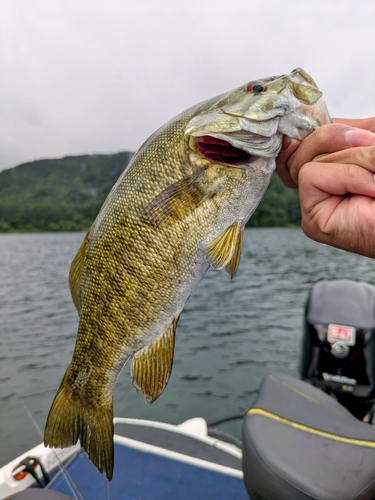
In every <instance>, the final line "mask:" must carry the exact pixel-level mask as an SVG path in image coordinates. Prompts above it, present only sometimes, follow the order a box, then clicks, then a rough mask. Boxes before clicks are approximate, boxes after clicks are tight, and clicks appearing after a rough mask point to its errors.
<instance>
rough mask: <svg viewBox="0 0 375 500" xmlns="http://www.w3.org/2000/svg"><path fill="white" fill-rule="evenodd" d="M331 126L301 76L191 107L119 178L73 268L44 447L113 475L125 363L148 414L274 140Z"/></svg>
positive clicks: (259, 188) (258, 184)
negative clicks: (71, 341) (67, 329)
mask: <svg viewBox="0 0 375 500" xmlns="http://www.w3.org/2000/svg"><path fill="white" fill-rule="evenodd" d="M330 121H331V120H330V117H329V114H328V111H327V109H326V106H325V103H324V101H323V99H322V93H321V92H320V91H319V90H318V88H317V86H316V84H315V83H314V81H313V80H312V78H311V77H310V76H309V75H308V74H307V73H305V72H304V71H303V70H302V69H296V70H294V71H293V72H292V73H291V74H289V75H281V76H275V77H270V78H264V79H261V80H257V81H252V82H250V83H248V84H245V85H243V86H241V87H239V88H238V89H236V90H234V91H231V92H228V93H226V94H222V95H220V96H217V97H214V98H212V99H209V100H208V101H206V102H203V103H200V104H198V105H196V106H194V107H192V108H190V109H188V110H187V111H185V112H183V113H182V114H180V115H179V116H177V117H176V118H174V119H172V120H171V121H170V122H168V123H167V124H166V125H164V126H163V127H161V128H160V129H159V130H158V131H156V132H155V133H154V134H153V135H152V136H151V137H150V138H149V139H148V140H147V141H146V142H145V143H144V144H143V146H141V148H140V149H139V151H138V152H137V153H136V154H135V155H134V157H133V159H132V161H131V162H130V163H129V165H128V166H127V168H126V169H125V171H124V173H123V174H122V175H121V177H120V178H119V180H118V181H117V183H116V184H115V186H114V187H113V189H112V191H111V193H110V194H109V196H108V198H107V200H106V201H105V203H104V205H103V207H102V208H101V210H100V212H99V214H98V216H97V218H96V220H95V222H94V224H93V226H92V227H91V229H90V231H89V232H88V234H87V235H86V237H85V239H84V242H83V244H82V246H81V248H80V249H79V251H78V253H77V255H76V257H75V258H74V260H73V263H72V266H71V270H70V279H69V281H70V288H71V292H72V297H73V301H74V304H75V306H76V307H77V310H78V312H79V315H80V320H79V326H78V334H77V341H76V345H75V349H74V353H73V359H72V362H71V364H70V366H69V367H68V369H67V371H66V373H65V375H64V377H63V380H62V382H61V385H60V388H59V390H58V392H57V394H56V396H55V399H54V401H53V403H52V407H51V410H50V412H49V415H48V419H47V424H46V429H45V435H44V443H45V445H46V446H51V447H66V446H71V445H73V444H75V443H76V442H77V441H78V439H79V440H80V443H81V446H82V447H83V448H84V449H85V450H86V452H87V454H88V456H89V458H90V460H91V461H92V462H93V463H94V465H95V466H96V467H97V469H98V470H99V471H100V472H104V473H105V474H106V476H107V478H108V480H111V478H112V474H113V408H112V398H113V389H114V386H115V383H116V380H117V377H118V375H119V373H120V371H121V369H122V368H123V366H124V364H125V362H126V361H127V360H128V359H129V358H130V357H132V364H131V376H132V379H133V384H134V385H135V387H136V388H137V390H138V391H139V392H140V393H141V394H142V396H143V398H144V400H145V401H146V403H152V402H153V401H155V399H157V398H158V397H159V396H160V395H161V394H162V392H163V391H164V389H165V387H166V385H167V383H168V380H169V377H170V374H171V370H172V363H173V353H174V343H175V331H176V327H177V322H178V319H179V315H180V313H181V311H182V309H183V307H184V304H185V302H186V300H187V299H188V298H189V296H190V295H191V294H192V293H193V291H194V290H195V288H196V287H197V286H198V284H199V282H200V281H201V279H202V278H203V276H204V274H205V273H206V271H207V270H208V268H209V267H210V266H211V267H212V268H213V269H215V270H221V269H224V268H225V269H226V270H227V271H228V273H229V274H230V276H231V277H233V276H234V275H235V274H236V272H237V268H238V265H239V262H240V257H241V247H242V237H243V231H244V227H245V224H246V222H247V220H248V219H249V218H250V216H251V214H252V213H253V212H254V210H255V209H256V207H257V206H258V204H259V202H260V200H261V198H262V196H263V194H264V192H265V190H266V188H267V186H268V184H269V182H270V180H271V178H272V175H273V172H274V170H275V157H276V156H277V154H278V152H279V151H280V149H281V144H282V138H283V135H284V134H285V135H288V136H290V137H293V138H296V139H300V140H301V139H304V138H305V137H306V136H307V135H308V134H310V133H311V132H313V131H314V130H315V129H316V128H317V127H319V126H321V125H323V124H325V123H329V122H330Z"/></svg>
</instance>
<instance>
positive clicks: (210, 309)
mask: <svg viewBox="0 0 375 500" xmlns="http://www.w3.org/2000/svg"><path fill="white" fill-rule="evenodd" d="M83 236H84V235H83V234H82V233H53V234H52V233H51V234H9V235H8V234H1V235H0V283H1V286H0V466H1V465H4V464H5V463H7V462H8V461H9V460H11V459H13V458H15V457H17V456H18V455H19V454H20V453H22V452H24V451H27V449H29V448H30V447H32V446H35V445H36V444H38V443H40V442H41V441H42V433H41V430H43V428H44V424H45V420H46V417H47V414H48V411H49V407H50V405H51V403H52V400H53V397H54V394H55V392H56V390H57V388H58V385H59V383H60V380H61V378H62V376H63V374H64V372H65V369H66V367H67V365H68V364H69V362H70V360H71V355H72V352H73V347H74V342H75V336H76V330H77V324H78V316H77V312H76V310H75V309H74V306H73V304H72V301H71V298H70V292H69V289H68V272H69V266H70V263H71V261H72V259H73V257H74V255H75V253H76V251H77V250H78V248H79V246H80V244H81V242H82V239H83ZM336 277H339V278H353V279H359V280H364V281H369V282H372V283H375V263H374V261H372V260H370V259H367V258H364V257H360V256H357V255H352V254H349V253H345V252H342V251H340V250H336V249H333V248H331V247H327V246H325V245H319V244H317V243H314V242H312V241H310V240H308V239H307V238H306V237H305V236H304V235H303V234H302V232H301V231H300V230H299V229H247V230H246V231H245V238H244V248H243V255H242V261H241V264H240V268H239V271H238V274H237V276H236V277H235V278H234V279H233V280H230V279H229V277H228V274H227V273H225V272H223V271H222V272H220V273H215V272H209V273H208V274H207V275H206V277H205V278H204V279H203V281H202V283H201V284H200V286H199V287H198V289H197V290H196V292H195V293H194V294H193V296H192V297H191V298H190V299H189V301H188V303H187V304H186V306H185V309H184V311H183V313H182V315H181V320H180V322H179V325H178V329H177V337H176V350H175V361H174V366H173V372H172V377H171V380H170V381H169V384H168V386H167V388H166V390H165V392H164V394H163V395H162V396H161V397H160V398H159V399H158V400H157V401H156V402H155V403H154V404H153V405H151V406H147V405H145V404H144V403H143V400H142V397H141V396H140V395H138V394H137V393H136V391H135V389H133V387H132V384H131V381H130V377H129V366H128V365H127V366H126V367H125V369H124V370H123V372H122V373H121V375H120V378H119V380H118V383H117V386H116V389H115V393H114V406H115V415H116V416H126V417H139V418H147V419H152V420H161V421H165V422H170V423H179V422H181V421H183V420H185V419H187V418H190V417H193V416H203V417H205V418H206V419H207V420H209V421H210V420H215V419H218V418H221V417H223V416H229V415H233V414H236V413H241V412H245V411H246V410H247V409H248V407H249V405H250V404H251V402H252V400H253V399H254V397H255V395H256V392H257V389H258V386H259V382H260V380H261V379H262V377H263V376H264V375H265V374H267V373H271V372H273V373H275V372H276V373H277V372H282V373H287V374H291V375H295V376H298V363H299V351H300V337H301V328H302V316H303V309H304V304H305V302H306V298H307V294H308V290H309V288H310V285H311V283H313V282H314V281H316V280H318V279H323V278H336ZM236 425H237V427H236ZM40 429H41V430H40ZM226 430H230V431H231V432H234V433H238V432H239V424H231V426H229V428H228V427H227V429H226Z"/></svg>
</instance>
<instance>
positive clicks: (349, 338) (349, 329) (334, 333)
mask: <svg viewBox="0 0 375 500" xmlns="http://www.w3.org/2000/svg"><path fill="white" fill-rule="evenodd" d="M355 334H356V329H355V328H354V327H353V326H344V325H332V324H331V325H328V335H327V340H328V342H345V343H346V344H348V345H354V344H355Z"/></svg>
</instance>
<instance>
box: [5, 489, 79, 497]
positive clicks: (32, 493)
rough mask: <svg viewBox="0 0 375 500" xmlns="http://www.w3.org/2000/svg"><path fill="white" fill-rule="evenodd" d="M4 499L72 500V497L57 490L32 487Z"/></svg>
mask: <svg viewBox="0 0 375 500" xmlns="http://www.w3.org/2000/svg"><path fill="white" fill-rule="evenodd" d="M5 500H74V498H73V497H68V495H64V494H63V493H59V492H58V491H51V490H45V489H40V488H32V489H30V490H26V491H22V493H18V494H16V495H13V496H11V497H8V499H5Z"/></svg>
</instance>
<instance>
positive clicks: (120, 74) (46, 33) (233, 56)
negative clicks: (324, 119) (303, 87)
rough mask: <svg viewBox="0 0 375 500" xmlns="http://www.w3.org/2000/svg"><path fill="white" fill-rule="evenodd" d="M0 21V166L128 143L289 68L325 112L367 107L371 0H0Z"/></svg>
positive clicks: (374, 79) (371, 76) (365, 112)
mask: <svg viewBox="0 0 375 500" xmlns="http://www.w3.org/2000/svg"><path fill="white" fill-rule="evenodd" d="M0 17H1V20H0V23H1V24H0V31H1V35H0V36H1V39H0V65H1V76H0V94H1V97H0V98H1V103H0V104H1V108H2V113H1V116H0V129H1V134H0V137H1V138H0V151H1V154H0V169H3V168H8V167H11V166H14V165H16V164H18V163H20V162H25V161H30V160H33V159H37V158H43V157H59V156H64V155H70V154H83V153H94V152H96V153H98V152H103V153H105V152H113V151H119V150H135V149H137V148H138V147H139V146H140V145H141V143H142V142H143V141H144V140H145V139H146V138H147V137H148V136H149V135H150V134H151V133H152V132H153V131H154V130H155V129H156V128H157V127H159V126H160V125H162V124H163V123H164V122H166V121H167V120H169V119H170V118H171V117H173V116H174V115H176V114H177V113H179V112H180V111H182V110H184V109H185V108H187V107H189V106H190V105H193V104H195V103H196V102H199V101H201V100H204V99H207V98H209V97H211V96H213V95H215V94H219V93H221V92H224V91H226V90H230V89H231V88H234V87H237V86H239V85H241V84H242V83H244V82H246V81H249V80H252V79H255V78H259V77H262V76H270V75H273V74H279V73H285V72H289V71H291V70H292V69H294V67H296V66H302V67H303V68H304V69H306V70H307V71H308V72H309V73H311V74H312V76H313V78H314V79H315V80H316V81H317V82H318V84H319V86H320V87H321V88H322V90H323V91H324V94H325V97H326V101H327V103H328V106H329V108H330V110H331V114H332V115H333V116H348V117H355V116H369V115H373V114H374V105H373V104H372V105H371V104H369V103H371V102H372V103H373V102H374V101H373V95H374V90H373V89H374V83H375V68H374V65H373V64H372V62H373V53H372V52H373V48H372V47H373V20H374V19H375V3H373V2H363V3H361V8H360V9H359V8H358V2H357V1H354V0H315V1H314V2H308V1H304V0H283V1H281V0H268V1H266V0H264V1H263V2H249V0H231V1H230V2H229V1H224V0H207V1H204V2H203V1H202V0H199V1H198V0H190V1H189V2H183V1H180V0H173V1H172V0H170V1H169V0H158V1H155V0H137V1H136V2H130V1H129V2H127V1H123V0H106V1H104V0H102V1H99V0H80V1H79V2H76V1H74V0H33V2H29V1H28V0H3V1H2V3H1V4H0ZM370 97H371V99H372V100H371V99H370Z"/></svg>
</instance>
